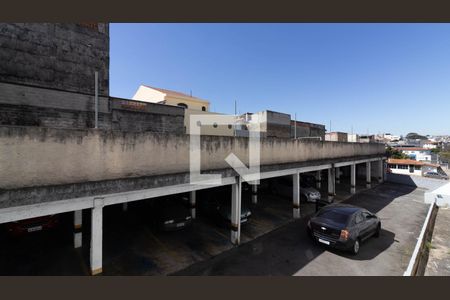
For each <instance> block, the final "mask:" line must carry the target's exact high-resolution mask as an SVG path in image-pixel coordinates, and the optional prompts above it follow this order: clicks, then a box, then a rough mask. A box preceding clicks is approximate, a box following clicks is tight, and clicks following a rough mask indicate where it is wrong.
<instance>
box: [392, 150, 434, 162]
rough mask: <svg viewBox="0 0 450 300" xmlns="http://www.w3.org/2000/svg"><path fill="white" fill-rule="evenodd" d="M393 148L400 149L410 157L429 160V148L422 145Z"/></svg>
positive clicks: (430, 156)
mask: <svg viewBox="0 0 450 300" xmlns="http://www.w3.org/2000/svg"><path fill="white" fill-rule="evenodd" d="M394 149H395V150H398V151H401V152H403V153H405V154H406V155H408V156H409V157H410V158H411V159H413V160H417V161H431V158H432V155H431V150H430V149H426V148H422V147H396V148H394Z"/></svg>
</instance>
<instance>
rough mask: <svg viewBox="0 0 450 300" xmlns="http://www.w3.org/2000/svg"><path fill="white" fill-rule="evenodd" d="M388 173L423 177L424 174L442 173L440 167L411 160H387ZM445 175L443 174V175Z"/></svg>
mask: <svg viewBox="0 0 450 300" xmlns="http://www.w3.org/2000/svg"><path fill="white" fill-rule="evenodd" d="M387 171H388V173H393V174H403V175H417V176H423V174H424V173H426V172H438V173H443V172H444V171H443V170H442V168H441V166H439V165H437V164H431V163H427V162H424V161H417V160H413V159H394V158H389V159H388V170H387ZM444 174H445V173H444Z"/></svg>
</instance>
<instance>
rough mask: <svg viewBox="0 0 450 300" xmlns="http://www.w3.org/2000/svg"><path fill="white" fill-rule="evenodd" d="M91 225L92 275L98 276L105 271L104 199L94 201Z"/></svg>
mask: <svg viewBox="0 0 450 300" xmlns="http://www.w3.org/2000/svg"><path fill="white" fill-rule="evenodd" d="M91 223H92V224H91V255H90V260H91V274H92V275H97V274H101V273H102V271H103V270H102V267H103V265H102V255H103V199H94V208H92V221H91Z"/></svg>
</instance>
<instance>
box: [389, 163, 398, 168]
mask: <svg viewBox="0 0 450 300" xmlns="http://www.w3.org/2000/svg"><path fill="white" fill-rule="evenodd" d="M389 169H397V165H393V164H389Z"/></svg>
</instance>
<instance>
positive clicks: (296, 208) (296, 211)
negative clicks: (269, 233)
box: [292, 173, 300, 219]
mask: <svg viewBox="0 0 450 300" xmlns="http://www.w3.org/2000/svg"><path fill="white" fill-rule="evenodd" d="M292 206H293V211H292V213H293V217H294V219H299V218H300V174H299V173H295V174H294V175H292Z"/></svg>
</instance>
